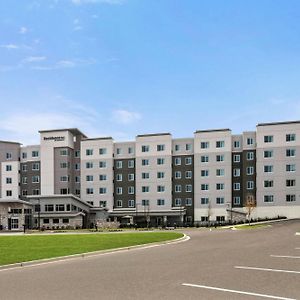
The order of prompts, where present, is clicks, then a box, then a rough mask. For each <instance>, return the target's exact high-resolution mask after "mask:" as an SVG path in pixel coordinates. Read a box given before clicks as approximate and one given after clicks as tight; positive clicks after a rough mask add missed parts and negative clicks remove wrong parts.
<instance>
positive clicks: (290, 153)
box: [286, 149, 296, 157]
mask: <svg viewBox="0 0 300 300" xmlns="http://www.w3.org/2000/svg"><path fill="white" fill-rule="evenodd" d="M286 156H287V157H295V156H296V150H295V149H286Z"/></svg>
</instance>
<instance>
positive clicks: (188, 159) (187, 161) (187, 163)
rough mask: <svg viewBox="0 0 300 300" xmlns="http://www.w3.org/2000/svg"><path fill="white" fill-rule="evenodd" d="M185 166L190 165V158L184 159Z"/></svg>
mask: <svg viewBox="0 0 300 300" xmlns="http://www.w3.org/2000/svg"><path fill="white" fill-rule="evenodd" d="M185 164H186V165H191V164H192V158H191V157H186V158H185Z"/></svg>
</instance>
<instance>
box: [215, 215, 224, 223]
mask: <svg viewBox="0 0 300 300" xmlns="http://www.w3.org/2000/svg"><path fill="white" fill-rule="evenodd" d="M216 221H217V222H224V221H225V216H217V217H216Z"/></svg>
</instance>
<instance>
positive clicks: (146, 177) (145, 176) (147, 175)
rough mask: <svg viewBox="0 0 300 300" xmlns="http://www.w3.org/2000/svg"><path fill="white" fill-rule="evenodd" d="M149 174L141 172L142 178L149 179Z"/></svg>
mask: <svg viewBox="0 0 300 300" xmlns="http://www.w3.org/2000/svg"><path fill="white" fill-rule="evenodd" d="M149 177H150V174H149V173H144V172H143V173H142V179H149Z"/></svg>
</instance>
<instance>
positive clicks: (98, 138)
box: [82, 136, 113, 141]
mask: <svg viewBox="0 0 300 300" xmlns="http://www.w3.org/2000/svg"><path fill="white" fill-rule="evenodd" d="M112 139H113V138H112V137H111V136H104V137H96V138H86V139H83V140H82V141H97V140H112Z"/></svg>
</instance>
